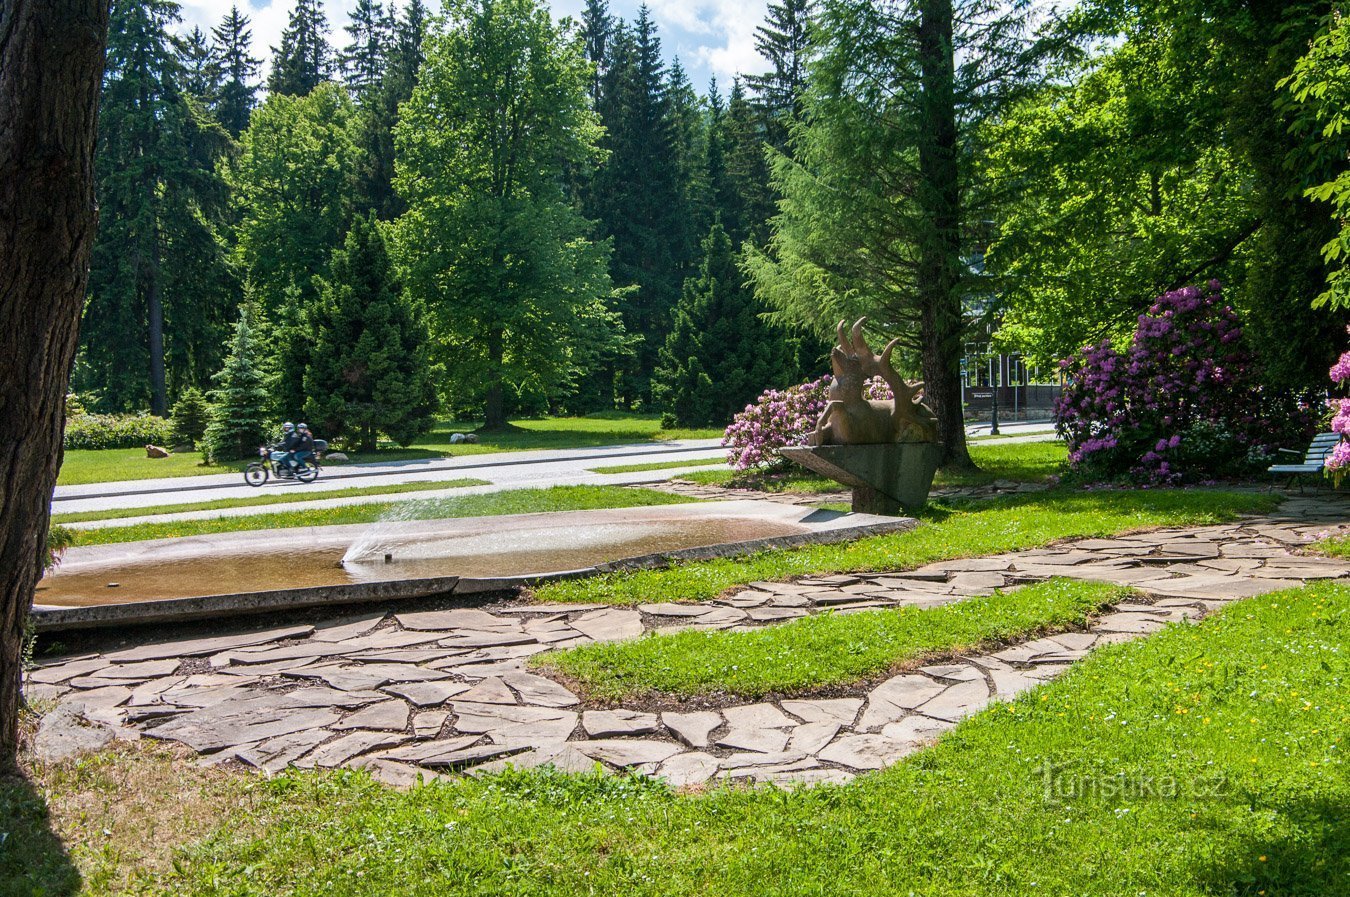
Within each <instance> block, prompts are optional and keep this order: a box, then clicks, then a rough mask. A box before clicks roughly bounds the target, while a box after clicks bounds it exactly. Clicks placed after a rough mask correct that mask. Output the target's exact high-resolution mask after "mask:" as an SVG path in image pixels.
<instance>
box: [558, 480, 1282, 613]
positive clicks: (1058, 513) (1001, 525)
mask: <svg viewBox="0 0 1350 897" xmlns="http://www.w3.org/2000/svg"><path fill="white" fill-rule="evenodd" d="M1278 504H1279V499H1278V498H1276V497H1274V496H1271V495H1268V494H1262V493H1254V492H1231V491H1220V490H1215V491H1208V490H1181V489H1154V490H1147V491H1138V490H1119V491H1116V490H1107V491H1092V492H1082V491H1069V490H1059V491H1053V492H1041V493H1035V494H1030V495H1010V496H1007V497H1005V498H997V499H989V500H986V501H979V502H968V503H964V504H960V505H956V506H951V507H942V506H938V505H932V506H930V507H929V509H928V510H927V511H925V512H924V515H923V517H922V520H923V523H922V524H921V525H920V526H919V527H917V528H916V529H913V530H911V531H909V532H904V533H898V534H895V535H887V536H872V537H869V538H865V539H859V540H857V541H855V542H848V543H844V544H839V545H812V546H807V547H805V548H795V549H791V550H784V551H766V552H761V553H759V554H754V555H750V556H748V557H738V558H722V559H718V560H712V561H698V562H694V563H685V564H675V565H672V566H670V567H667V568H665V569H659V570H639V571H635V572H631V573H613V574H606V575H604V576H597V577H591V578H588V579H578V580H569V581H566V582H558V583H551V584H548V585H545V586H541V587H540V588H539V589H538V590H537V592H536V593H535V597H536V599H537V600H539V601H545V602H548V601H562V602H582V603H588V602H604V603H607V604H639V603H642V602H646V601H704V600H707V599H709V598H715V597H716V596H717V595H719V594H721V593H722V592H723V591H725V590H727V589H729V588H732V587H733V586H738V585H743V584H745V583H749V582H755V581H757V580H785V579H791V578H793V577H796V576H806V575H809V574H817V573H856V572H863V571H875V570H899V569H907V568H911V567H918V566H922V565H923V564H927V563H931V562H932V561H939V560H950V559H952V558H962V557H980V556H983V555H988V554H999V553H1001V552H1005V551H1016V550H1020V549H1026V548H1035V547H1038V546H1041V545H1045V544H1047V543H1050V542H1054V541H1056V540H1059V539H1069V538H1087V537H1093V536H1098V537H1101V536H1112V535H1118V534H1120V533H1124V532H1129V531H1131V530H1140V529H1147V528H1150V527H1161V526H1203V525H1208V524H1214V523H1224V522H1228V521H1230V520H1233V519H1235V518H1236V517H1237V516H1238V515H1239V514H1253V513H1260V512H1268V511H1271V510H1273V509H1274V508H1275V507H1276V506H1277V505H1278Z"/></svg>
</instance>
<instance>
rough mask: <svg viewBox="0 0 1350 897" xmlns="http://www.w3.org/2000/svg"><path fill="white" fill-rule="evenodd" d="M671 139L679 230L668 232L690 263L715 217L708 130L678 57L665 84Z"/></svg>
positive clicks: (684, 261) (701, 107) (677, 249)
mask: <svg viewBox="0 0 1350 897" xmlns="http://www.w3.org/2000/svg"><path fill="white" fill-rule="evenodd" d="M666 95H667V96H668V97H669V98H670V122H671V131H672V137H673V139H674V155H675V182H676V185H677V186H678V188H679V195H680V205H679V209H678V210H677V211H678V212H679V219H678V220H677V221H676V224H677V225H678V229H677V230H676V231H675V232H674V233H673V234H672V235H671V236H672V239H673V241H674V242H675V251H676V254H677V257H678V258H679V259H680V260H681V262H682V263H683V264H684V265H686V266H687V265H690V264H691V263H692V260H693V259H695V258H697V257H698V255H699V243H700V241H701V240H702V239H703V235H704V234H706V233H707V232H708V228H709V227H710V226H711V225H712V222H713V217H714V212H715V210H714V208H713V206H712V197H711V195H710V194H709V183H708V129H707V120H706V116H705V114H704V109H703V104H702V102H701V101H700V100H699V96H698V94H697V93H695V92H694V88H693V85H691V84H690V83H689V78H688V76H687V75H685V73H684V66H682V65H681V64H680V59H679V57H678V56H677V57H675V59H674V61H673V62H671V64H670V78H669V82H668V84H667V86H666Z"/></svg>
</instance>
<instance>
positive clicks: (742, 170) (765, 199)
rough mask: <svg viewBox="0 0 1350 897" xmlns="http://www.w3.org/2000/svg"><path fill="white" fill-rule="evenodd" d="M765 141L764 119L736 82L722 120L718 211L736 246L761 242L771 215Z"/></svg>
mask: <svg viewBox="0 0 1350 897" xmlns="http://www.w3.org/2000/svg"><path fill="white" fill-rule="evenodd" d="M767 137H768V134H767V131H766V128H765V120H764V117H763V116H762V115H761V114H760V113H759V111H758V110H757V109H755V107H754V104H753V103H752V102H751V101H750V98H749V97H748V96H746V93H745V88H744V87H743V86H742V84H741V81H740V79H739V78H738V79H736V80H735V81H733V82H732V85H731V96H730V98H729V99H728V100H727V111H726V114H725V115H724V116H722V128H721V144H722V153H723V172H724V174H723V178H724V181H723V186H722V195H721V196H720V207H721V208H722V209H723V210H724V214H725V215H726V226H727V232H728V233H729V234H730V235H731V239H732V242H733V243H734V244H736V245H737V246H739V245H740V244H741V243H743V242H745V241H746V240H749V241H751V242H752V243H754V244H756V245H758V244H759V243H761V242H762V241H763V240H765V239H766V238H767V236H768V226H769V219H770V218H771V217H772V216H773V214H774V212H775V208H774V195H773V191H772V189H771V188H770V186H769V184H770V177H769V163H768V160H767V159H766V157H765V147H766V140H767Z"/></svg>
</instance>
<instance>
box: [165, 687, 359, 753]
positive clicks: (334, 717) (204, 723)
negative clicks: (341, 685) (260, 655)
mask: <svg viewBox="0 0 1350 897" xmlns="http://www.w3.org/2000/svg"><path fill="white" fill-rule="evenodd" d="M278 697H280V696H276V697H268V698H255V699H243V700H235V701H225V702H222V703H220V704H216V705H215V706H213V707H207V708H204V709H201V710H197V711H195V712H193V713H188V714H185V715H183V716H179V717H175V718H174V719H171V720H169V721H168V722H166V723H164V724H163V725H161V726H156V727H155V728H152V729H149V730H147V731H146V733H145V734H146V735H149V736H151V737H152V738H161V739H171V740H173V741H181V742H182V743H183V744H186V745H187V746H188V747H190V748H192V749H193V750H194V751H197V752H198V753H203V754H206V753H212V752H214V751H218V750H221V749H223V748H227V747H234V746H235V745H241V744H249V743H252V742H255V741H265V740H266V739H269V738H276V737H277V736H279V735H289V734H291V733H292V732H300V731H303V730H305V729H320V728H325V727H327V726H330V725H332V724H333V723H335V722H337V721H338V719H339V715H338V714H337V713H335V712H333V711H332V710H328V709H325V708H319V707H306V708H293V707H286V706H284V705H283V703H282V702H281V701H279V700H278Z"/></svg>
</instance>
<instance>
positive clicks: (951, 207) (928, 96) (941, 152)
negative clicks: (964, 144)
mask: <svg viewBox="0 0 1350 897" xmlns="http://www.w3.org/2000/svg"><path fill="white" fill-rule="evenodd" d="M953 52H954V51H953V45H952V0H920V3H919V65H920V79H921V83H922V99H921V100H920V102H921V103H922V104H923V106H922V108H923V122H922V124H923V126H922V127H921V128H920V137H919V173H920V186H919V191H918V201H919V204H920V206H921V207H922V209H923V213H924V215H923V217H924V220H925V224H926V227H925V233H924V234H923V241H922V245H921V246H920V247H919V264H918V271H917V275H916V286H917V288H918V294H919V336H920V339H921V341H922V358H921V364H922V367H923V380H924V397H925V398H926V399H927V400H928V402H929V404H930V406H931V407H932V409H933V413H934V414H936V415H937V423H938V439H939V440H941V442H942V446H943V456H942V464H943V466H945V467H969V466H971V460H970V452H969V450H968V449H967V448H966V427H965V415H964V413H963V411H962V409H961V351H962V345H961V338H962V331H963V319H962V310H961V293H960V288H961V266H962V261H961V171H960V165H959V161H958V151H959V146H958V133H957V122H956V94H955V89H956V63H955V57H954V55H953Z"/></svg>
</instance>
